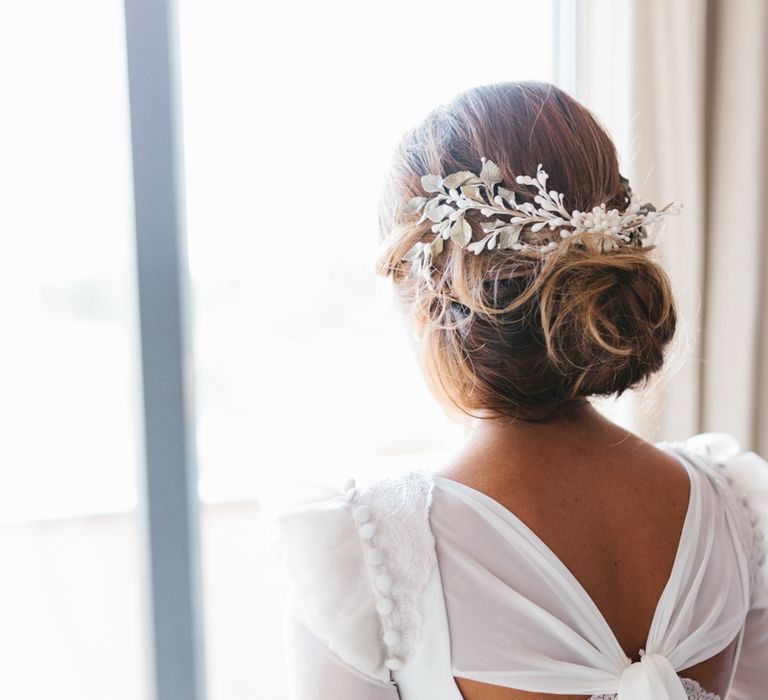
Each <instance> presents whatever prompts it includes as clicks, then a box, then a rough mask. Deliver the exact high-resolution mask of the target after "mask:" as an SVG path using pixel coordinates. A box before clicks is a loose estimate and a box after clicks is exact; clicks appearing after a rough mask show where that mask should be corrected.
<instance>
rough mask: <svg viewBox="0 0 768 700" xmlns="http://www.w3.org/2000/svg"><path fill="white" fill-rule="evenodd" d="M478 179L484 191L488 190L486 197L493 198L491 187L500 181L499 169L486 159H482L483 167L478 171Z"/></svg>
mask: <svg viewBox="0 0 768 700" xmlns="http://www.w3.org/2000/svg"><path fill="white" fill-rule="evenodd" d="M480 179H481V180H482V181H483V184H484V185H485V187H486V189H487V190H488V196H489V197H492V196H493V186H494V185H495V184H497V183H499V182H501V180H502V176H501V168H499V166H498V165H496V163H494V162H493V161H492V160H488V159H487V158H484V159H483V167H482V169H481V170H480Z"/></svg>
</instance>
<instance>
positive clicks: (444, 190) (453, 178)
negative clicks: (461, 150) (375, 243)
mask: <svg viewBox="0 0 768 700" xmlns="http://www.w3.org/2000/svg"><path fill="white" fill-rule="evenodd" d="M481 160H482V163H483V166H482V169H481V170H480V174H479V175H476V174H475V173H472V172H469V171H468V170H462V171H459V172H455V173H451V174H450V175H446V176H445V177H441V176H439V175H434V174H431V173H430V174H428V175H423V176H422V178H421V185H422V187H423V188H424V191H425V192H427V193H429V194H433V195H434V196H432V197H414V198H413V199H411V200H410V201H409V202H408V204H407V205H406V206H405V209H404V213H406V214H416V213H418V212H419V211H420V210H421V209H422V207H423V209H424V211H423V213H422V215H421V218H420V219H419V221H418V222H417V224H421V223H423V222H424V221H426V220H427V219H429V220H430V221H432V222H434V223H433V226H432V231H433V232H434V233H436V234H437V235H436V236H435V238H434V239H433V240H432V241H430V242H428V243H424V242H422V241H418V242H417V243H416V244H415V245H414V246H412V247H411V249H410V250H409V251H408V252H407V253H406V254H405V255H404V256H403V260H406V261H410V262H411V263H412V265H411V269H410V271H409V273H408V277H417V276H423V277H424V278H425V279H426V280H427V282H428V283H429V284H431V283H432V277H431V275H430V266H431V264H432V260H433V259H434V258H436V257H437V256H439V255H440V253H441V252H442V251H443V245H444V243H443V242H444V241H446V240H448V239H449V238H450V239H451V242H452V243H454V244H456V245H458V246H460V247H462V248H467V249H469V250H471V251H472V252H473V253H475V255H479V254H480V253H481V252H482V251H484V250H493V249H495V248H498V249H505V248H509V249H512V250H516V251H521V252H528V251H531V252H537V253H541V254H547V253H550V252H551V251H553V250H555V249H556V248H557V247H558V246H559V245H560V244H562V243H564V242H567V243H570V244H575V245H579V246H582V247H586V248H589V249H592V250H595V251H597V252H604V251H611V250H615V249H616V248H618V247H620V246H623V245H633V246H642V245H643V241H644V240H645V239H646V238H647V236H648V232H647V229H646V226H647V225H649V224H652V223H655V222H656V221H658V220H659V219H661V218H662V217H664V216H667V215H669V214H679V213H680V209H681V208H682V204H679V203H678V202H670V203H669V204H667V205H666V206H665V207H663V208H661V209H659V210H658V211H657V210H656V208H655V207H654V206H653V204H651V203H650V202H644V203H643V202H641V201H640V200H639V199H638V198H637V197H636V196H635V195H634V194H632V193H631V190H629V193H630V197H628V198H627V207H626V209H625V210H624V211H619V210H618V209H610V210H607V209H606V206H605V202H604V203H603V204H601V205H600V206H599V207H594V208H593V209H592V211H589V212H582V211H576V210H574V211H572V212H568V211H567V210H566V209H565V207H564V205H563V197H564V195H563V194H560V193H559V192H555V191H554V190H550V191H547V179H548V178H549V175H548V174H547V173H546V171H544V170H543V169H542V165H541V164H539V166H538V168H537V169H536V177H535V178H534V177H530V176H528V175H518V176H517V178H516V180H517V182H518V183H519V184H521V185H528V186H532V187H535V188H536V189H537V190H538V194H537V195H536V196H535V197H534V198H533V200H534V202H535V203H536V205H538V206H536V205H535V204H533V203H531V202H522V203H521V202H517V201H516V199H515V193H514V192H513V191H512V190H510V189H507V188H506V187H503V186H502V176H501V170H500V169H499V166H498V165H496V163H494V162H493V161H492V160H488V159H487V158H485V157H483V158H482V159H481ZM624 182H625V184H627V186H628V182H627V181H626V179H624ZM628 189H629V188H628ZM470 209H478V210H479V211H480V213H481V214H483V215H484V216H485V217H486V218H487V219H488V221H482V222H481V224H480V225H481V228H482V230H483V233H484V234H485V235H484V236H483V237H482V238H481V239H480V240H477V241H473V242H472V227H471V226H470V224H469V222H468V221H467V220H466V219H465V214H466V212H467V211H468V210H470ZM499 216H505V217H511V218H509V219H508V220H504V219H501V218H499ZM545 228H548V229H549V231H551V232H552V233H551V234H550V235H549V236H546V235H539V236H536V237H531V236H530V235H529V234H539V233H540V232H541V231H542V230H543V229H545ZM556 229H557V230H556ZM568 239H573V240H571V241H569V240H568Z"/></svg>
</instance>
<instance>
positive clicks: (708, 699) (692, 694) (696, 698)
mask: <svg viewBox="0 0 768 700" xmlns="http://www.w3.org/2000/svg"><path fill="white" fill-rule="evenodd" d="M680 680H681V681H682V683H683V688H684V689H685V695H686V697H687V698H688V700H720V696H719V695H717V694H716V693H709V692H707V691H706V690H704V688H702V687H701V685H699V683H698V681H695V680H693V679H692V678H681V679H680ZM616 697H618V696H617V695H616V694H615V693H613V694H611V695H593V696H592V697H590V699H589V700H615V698H616Z"/></svg>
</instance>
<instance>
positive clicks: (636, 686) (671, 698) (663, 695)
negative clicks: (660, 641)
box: [617, 649, 687, 700]
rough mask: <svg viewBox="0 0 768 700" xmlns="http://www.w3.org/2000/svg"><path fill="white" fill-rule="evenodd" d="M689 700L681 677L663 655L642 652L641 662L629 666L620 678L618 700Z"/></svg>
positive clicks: (643, 650) (642, 650)
mask: <svg viewBox="0 0 768 700" xmlns="http://www.w3.org/2000/svg"><path fill="white" fill-rule="evenodd" d="M647 698H653V699H654V700H687V695H686V692H685V688H684V687H683V683H682V681H681V680H680V677H679V676H678V675H677V673H676V671H675V669H674V668H673V667H672V664H671V663H670V662H669V659H667V657H666V656H664V655H663V654H649V653H647V652H646V651H645V649H641V650H640V661H634V662H632V663H631V664H630V665H629V666H627V667H626V668H625V669H624V671H623V672H622V674H621V677H620V678H619V688H618V698H617V700H647Z"/></svg>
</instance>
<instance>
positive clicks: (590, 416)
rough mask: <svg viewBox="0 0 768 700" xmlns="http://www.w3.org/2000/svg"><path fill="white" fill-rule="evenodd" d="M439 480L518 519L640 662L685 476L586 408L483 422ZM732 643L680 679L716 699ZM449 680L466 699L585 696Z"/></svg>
mask: <svg viewBox="0 0 768 700" xmlns="http://www.w3.org/2000/svg"><path fill="white" fill-rule="evenodd" d="M439 474H440V475H441V476H444V477H447V478H450V479H453V480H454V481H459V482H462V483H464V484H466V485H468V486H470V487H472V488H474V489H476V490H478V491H482V492H483V493H486V494H487V495H489V496H490V497H491V498H493V499H494V500H496V501H498V502H499V503H500V504H501V505H503V506H504V507H506V508H507V509H509V510H510V511H512V512H513V513H515V515H517V516H518V517H519V518H520V519H521V520H522V521H523V522H525V524H526V525H527V526H528V527H529V528H530V529H531V530H533V531H534V532H535V533H536V534H537V535H538V536H539V537H540V538H541V539H542V540H543V541H544V543H546V545H547V546H548V547H549V548H550V549H551V550H552V552H553V553H554V554H555V555H556V556H557V557H559V558H560V559H561V560H562V562H563V563H564V564H565V565H566V567H567V568H568V569H569V570H570V571H571V573H573V575H574V576H575V577H576V579H577V580H578V581H579V582H580V583H581V584H582V586H583V587H584V589H585V590H586V592H587V593H588V594H589V596H590V597H591V598H592V600H593V601H594V602H595V604H596V606H597V608H598V609H599V610H600V612H601V613H602V614H603V616H604V617H605V620H606V622H607V623H608V625H609V627H610V628H611V629H612V630H613V632H614V634H615V635H616V638H617V639H618V641H619V644H620V645H621V647H622V649H623V650H624V653H625V654H626V655H627V656H628V657H629V658H631V659H632V660H634V661H637V660H639V650H640V649H642V648H643V647H644V646H645V643H646V639H647V636H648V631H649V628H650V625H651V620H652V618H653V614H654V611H655V609H656V606H657V603H658V600H659V598H660V597H661V594H662V592H663V590H664V587H665V585H666V583H667V580H668V579H669V575H670V573H671V570H672V565H673V563H674V560H675V556H676V553H677V549H678V543H679V540H680V533H681V531H682V527H683V523H684V521H685V516H686V513H687V508H688V499H689V494H690V480H689V477H688V474H687V470H686V468H685V467H684V466H683V465H682V464H681V463H680V462H679V461H678V460H677V459H676V458H675V457H673V456H672V455H670V454H668V453H666V452H664V451H662V450H660V449H658V448H657V447H655V446H654V445H652V444H650V443H648V442H646V441H644V440H642V439H640V438H639V437H637V436H636V435H633V434H631V433H628V432H627V431H626V430H624V429H622V428H619V427H618V426H616V425H615V424H613V423H611V422H609V421H607V420H606V419H605V418H603V417H602V416H600V415H599V414H598V413H597V412H596V411H594V409H592V408H591V407H588V408H584V409H582V410H581V411H580V412H577V413H575V414H574V415H572V416H570V418H566V419H565V420H563V421H558V422H554V423H552V424H549V425H546V424H520V425H510V424H507V423H504V424H500V423H498V422H496V421H482V422H481V423H478V424H477V425H476V426H475V428H474V429H473V431H472V435H471V437H470V439H469V440H468V441H467V444H466V446H465V448H464V449H463V450H462V451H461V453H460V454H458V455H457V456H456V457H455V458H454V459H453V460H452V461H451V463H450V464H449V465H448V466H447V467H446V468H445V469H443V470H441V471H440V472H439ZM510 633H511V634H514V631H513V630H512V631H510ZM735 646H736V643H735V640H734V642H733V643H732V644H731V645H730V646H729V647H728V648H726V649H725V650H724V651H723V652H721V653H720V654H718V655H717V656H716V657H714V658H712V659H709V660H707V661H705V662H703V663H701V664H697V665H696V666H695V667H692V668H690V669H682V670H681V672H680V675H682V676H685V677H688V678H693V679H694V680H697V681H698V682H699V683H700V684H701V685H702V687H703V688H705V689H706V690H708V691H710V692H714V693H718V694H720V695H724V693H725V689H726V685H727V683H728V679H729V678H730V673H731V667H732V661H733V655H734V652H735ZM457 682H458V685H459V689H460V690H461V692H462V694H463V696H464V698H465V700H545V699H547V700H550V699H551V700H567V698H573V699H574V700H576V699H577V698H579V699H580V698H583V697H585V696H563V695H550V694H546V693H529V692H523V691H517V690H511V689H508V688H501V687H498V686H490V685H486V684H484V683H478V682H475V681H469V680H465V679H457Z"/></svg>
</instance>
